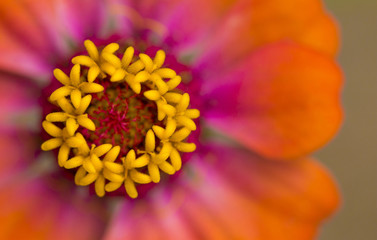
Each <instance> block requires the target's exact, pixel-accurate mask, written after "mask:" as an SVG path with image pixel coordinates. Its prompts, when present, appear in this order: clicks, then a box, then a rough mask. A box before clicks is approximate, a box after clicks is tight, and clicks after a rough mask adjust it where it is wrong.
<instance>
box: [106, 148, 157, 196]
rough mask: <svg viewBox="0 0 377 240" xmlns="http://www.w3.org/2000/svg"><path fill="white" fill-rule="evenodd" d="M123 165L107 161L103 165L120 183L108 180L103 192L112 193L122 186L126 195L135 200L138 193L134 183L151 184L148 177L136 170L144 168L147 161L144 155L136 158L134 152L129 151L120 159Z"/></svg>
mask: <svg viewBox="0 0 377 240" xmlns="http://www.w3.org/2000/svg"><path fill="white" fill-rule="evenodd" d="M121 160H122V163H123V164H119V163H115V162H111V161H108V162H106V163H105V166H106V167H107V169H108V170H109V171H110V172H111V173H112V174H114V175H117V176H119V179H122V181H114V180H115V179H109V180H110V182H109V183H108V184H106V186H105V190H106V191H107V192H112V191H115V190H116V189H118V188H119V187H120V186H121V185H122V184H124V188H125V189H126V192H127V194H128V195H129V196H130V197H131V198H137V196H138V193H137V190H136V186H135V183H139V184H147V183H150V182H151V178H150V176H149V175H147V174H145V173H141V172H139V171H138V170H137V168H142V167H145V166H146V165H147V164H148V162H149V160H148V158H147V157H145V156H144V155H143V156H141V157H139V158H136V154H135V151H134V150H130V151H129V152H128V153H127V155H126V157H123V158H121Z"/></svg>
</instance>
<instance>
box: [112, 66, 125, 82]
mask: <svg viewBox="0 0 377 240" xmlns="http://www.w3.org/2000/svg"><path fill="white" fill-rule="evenodd" d="M126 75H127V72H126V70H124V69H123V68H119V69H117V70H116V71H115V72H114V74H113V75H112V76H111V78H110V81H111V82H119V81H122V80H124V78H125V77H126Z"/></svg>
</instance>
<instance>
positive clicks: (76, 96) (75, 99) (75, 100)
mask: <svg viewBox="0 0 377 240" xmlns="http://www.w3.org/2000/svg"><path fill="white" fill-rule="evenodd" d="M71 102H72V104H73V106H74V107H75V108H76V109H77V108H78V107H79V106H80V102H81V92H80V91H79V90H77V89H75V90H73V91H72V92H71Z"/></svg>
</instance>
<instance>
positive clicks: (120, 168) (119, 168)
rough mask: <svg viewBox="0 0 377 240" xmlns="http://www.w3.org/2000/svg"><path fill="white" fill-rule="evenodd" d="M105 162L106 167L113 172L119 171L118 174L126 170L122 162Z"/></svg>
mask: <svg viewBox="0 0 377 240" xmlns="http://www.w3.org/2000/svg"><path fill="white" fill-rule="evenodd" d="M103 164H104V165H105V167H106V168H107V169H108V170H109V171H111V172H113V173H118V174H120V173H122V172H124V166H123V165H121V164H118V163H114V162H104V163H103Z"/></svg>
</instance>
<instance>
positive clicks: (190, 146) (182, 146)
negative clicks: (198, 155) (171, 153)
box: [174, 142, 196, 152]
mask: <svg viewBox="0 0 377 240" xmlns="http://www.w3.org/2000/svg"><path fill="white" fill-rule="evenodd" d="M174 147H175V148H176V149H177V150H178V151H180V152H193V151H195V149H196V145H195V144H194V143H184V142H179V143H175V144H174Z"/></svg>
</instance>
